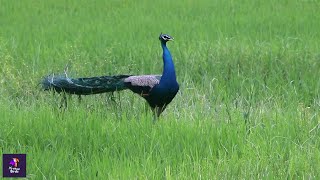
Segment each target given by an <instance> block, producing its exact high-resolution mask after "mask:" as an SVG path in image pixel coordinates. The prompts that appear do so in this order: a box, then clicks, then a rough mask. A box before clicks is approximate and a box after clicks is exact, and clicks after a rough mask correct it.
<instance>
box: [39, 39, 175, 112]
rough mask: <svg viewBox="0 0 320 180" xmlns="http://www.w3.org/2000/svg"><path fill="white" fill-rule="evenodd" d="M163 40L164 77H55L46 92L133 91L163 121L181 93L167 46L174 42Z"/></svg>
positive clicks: (50, 78)
mask: <svg viewBox="0 0 320 180" xmlns="http://www.w3.org/2000/svg"><path fill="white" fill-rule="evenodd" d="M159 40H160V42H161V47H162V50H163V55H162V58H163V73H162V75H139V76H134V75H116V76H100V77H89V78H77V79H73V78H68V77H61V76H52V75H51V76H47V77H46V78H44V79H43V81H42V87H43V89H44V90H49V89H54V90H55V91H57V92H65V93H69V94H77V95H90V94H99V93H105V92H113V91H121V90H124V89H130V90H131V91H133V92H134V93H137V94H139V95H140V96H142V97H143V98H144V99H146V101H147V102H148V103H149V105H150V107H151V109H152V111H153V112H154V114H155V115H156V116H157V117H159V116H160V114H161V113H162V112H163V111H164V109H165V108H166V107H167V105H168V104H169V103H170V102H171V101H172V99H173V98H174V97H175V96H176V94H177V92H178V91H179V85H178V83H177V80H176V72H175V68H174V63H173V61H172V56H171V54H170V51H169V49H168V48H167V45H166V44H167V42H168V41H171V40H173V38H172V37H171V36H169V35H167V34H160V36H159Z"/></svg>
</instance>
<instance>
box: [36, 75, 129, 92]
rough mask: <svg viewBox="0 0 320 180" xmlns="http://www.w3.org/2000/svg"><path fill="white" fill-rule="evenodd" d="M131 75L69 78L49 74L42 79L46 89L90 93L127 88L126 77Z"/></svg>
mask: <svg viewBox="0 0 320 180" xmlns="http://www.w3.org/2000/svg"><path fill="white" fill-rule="evenodd" d="M129 76H130V75H116V76H100V77H89V78H75V79H73V78H69V77H63V76H55V75H54V74H53V75H49V76H47V77H45V78H44V79H43V80H42V83H41V84H42V88H43V89H44V90H54V91H56V92H59V93H60V92H66V93H69V94H77V95H90V94H99V93H105V92H113V91H121V90H124V89H127V87H126V84H125V82H124V79H126V78H128V77H129Z"/></svg>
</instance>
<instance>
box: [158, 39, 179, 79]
mask: <svg viewBox="0 0 320 180" xmlns="http://www.w3.org/2000/svg"><path fill="white" fill-rule="evenodd" d="M161 46H162V50H163V55H162V58H163V73H162V77H161V80H160V84H168V83H169V84H170V83H172V82H173V83H175V82H176V72H175V69H174V64H173V61H172V57H171V54H170V51H169V49H168V48H167V46H166V43H165V42H161Z"/></svg>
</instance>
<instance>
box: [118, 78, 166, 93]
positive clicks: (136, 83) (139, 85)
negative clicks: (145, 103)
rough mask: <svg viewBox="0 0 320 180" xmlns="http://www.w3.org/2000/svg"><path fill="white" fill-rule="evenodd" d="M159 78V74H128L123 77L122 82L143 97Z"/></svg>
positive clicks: (157, 82)
mask: <svg viewBox="0 0 320 180" xmlns="http://www.w3.org/2000/svg"><path fill="white" fill-rule="evenodd" d="M160 79H161V75H141V76H129V77H127V78H125V79H124V82H125V83H126V86H127V87H128V88H129V89H130V90H131V91H133V92H134V93H137V94H139V95H141V96H142V97H145V96H148V95H149V92H150V91H151V89H152V88H153V87H154V86H156V85H157V84H159V82H160Z"/></svg>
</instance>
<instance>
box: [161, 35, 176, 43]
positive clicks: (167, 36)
mask: <svg viewBox="0 0 320 180" xmlns="http://www.w3.org/2000/svg"><path fill="white" fill-rule="evenodd" d="M159 40H160V41H161V42H164V43H166V42H167V41H173V37H171V36H169V35H168V34H162V33H161V34H160V36H159Z"/></svg>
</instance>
